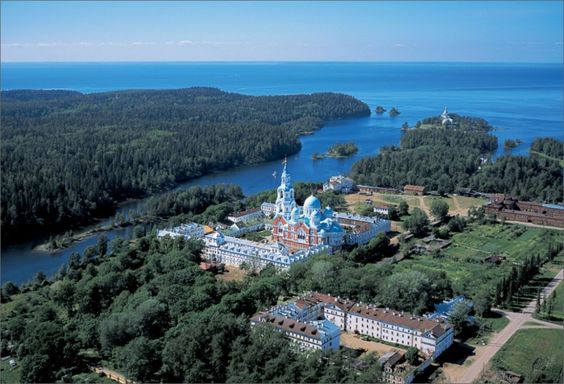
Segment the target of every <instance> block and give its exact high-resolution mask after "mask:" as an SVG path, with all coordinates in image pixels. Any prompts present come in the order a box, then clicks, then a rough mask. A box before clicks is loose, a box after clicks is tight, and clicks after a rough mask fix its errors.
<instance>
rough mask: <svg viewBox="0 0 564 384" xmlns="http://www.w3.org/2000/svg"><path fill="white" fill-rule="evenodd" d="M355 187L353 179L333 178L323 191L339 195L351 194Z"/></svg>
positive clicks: (325, 184)
mask: <svg viewBox="0 0 564 384" xmlns="http://www.w3.org/2000/svg"><path fill="white" fill-rule="evenodd" d="M353 186H354V181H353V179H351V178H349V177H345V176H343V175H339V176H331V177H330V178H329V181H328V182H327V183H324V184H323V191H324V192H325V191H333V192H337V193H349V192H350V191H352V189H353Z"/></svg>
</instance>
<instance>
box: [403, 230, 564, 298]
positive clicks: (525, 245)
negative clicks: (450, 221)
mask: <svg viewBox="0 0 564 384" xmlns="http://www.w3.org/2000/svg"><path fill="white" fill-rule="evenodd" d="M557 235H558V232H555V231H550V230H547V229H541V228H529V227H524V226H520V225H472V226H471V227H470V228H467V229H466V230H465V232H463V233H459V234H455V235H454V236H453V237H452V240H453V243H452V245H450V246H449V247H448V248H445V249H444V250H443V251H441V253H440V254H439V255H434V256H433V255H431V254H422V255H416V256H412V257H411V258H410V259H405V260H403V261H402V262H401V263H398V264H397V265H396V269H397V270H406V271H408V270H413V269H419V270H434V271H444V272H445V273H446V274H447V276H448V277H449V278H450V279H451V280H452V282H453V288H454V289H455V291H458V292H465V293H466V294H474V293H476V291H477V290H478V289H479V288H480V287H482V286H483V285H484V284H495V283H496V282H497V281H499V280H500V279H501V278H502V277H503V276H506V275H507V274H508V273H509V272H510V271H511V268H512V266H513V264H514V263H517V264H518V263H520V262H521V261H522V260H524V259H525V258H526V257H527V256H530V255H532V254H536V253H541V254H542V253H544V252H545V249H546V244H547V239H548V238H550V237H553V236H557ZM491 255H500V256H503V257H505V260H504V261H503V262H502V263H501V264H500V265H492V264H490V263H487V262H485V260H484V259H485V258H486V257H488V256H491ZM562 262H564V256H560V258H557V259H555V260H554V262H553V263H548V264H546V265H545V266H544V267H542V268H541V273H545V274H546V279H548V280H550V279H552V277H554V276H555V275H556V273H557V272H558V268H557V265H558V264H561V263H562ZM544 284H546V282H545V283H544ZM535 294H536V290H535ZM527 298H528V296H527V297H524V298H523V301H524V302H525V300H527ZM528 299H529V300H528V301H530V300H531V298H528Z"/></svg>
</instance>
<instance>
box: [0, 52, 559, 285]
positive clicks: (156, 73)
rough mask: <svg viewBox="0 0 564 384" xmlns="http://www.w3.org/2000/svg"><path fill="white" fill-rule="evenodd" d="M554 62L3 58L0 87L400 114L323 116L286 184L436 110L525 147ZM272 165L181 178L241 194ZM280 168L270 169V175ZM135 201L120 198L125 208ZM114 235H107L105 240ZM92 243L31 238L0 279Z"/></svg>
mask: <svg viewBox="0 0 564 384" xmlns="http://www.w3.org/2000/svg"><path fill="white" fill-rule="evenodd" d="M562 69H563V68H562V65H561V64H469V63H331V62H327V63H317V62H310V63H303V62H302V63H289V62H270V63H269V62H264V63H201V62H200V63H25V64H24V63H3V64H2V69H1V75H2V76H1V79H2V90H10V89H67V90H75V91H80V92H86V93H90V92H105V91H110V90H122V89H163V88H184V87H192V86H210V87H217V88H220V89H222V90H225V91H229V92H237V93H243V94H248V95H275V94H296V93H312V92H342V93H346V94H349V95H352V96H354V97H356V98H358V99H360V100H362V101H364V102H366V103H367V104H368V105H369V106H370V108H371V109H372V110H374V108H375V107H376V105H382V106H384V107H385V108H387V109H389V108H391V107H392V106H396V107H397V108H398V109H399V110H400V111H401V114H400V115H399V116H398V117H396V118H390V117H389V116H388V114H387V113H386V114H384V115H382V116H377V115H375V114H374V113H373V114H372V116H370V117H365V118H358V119H349V120H341V121H335V122H330V123H329V124H327V125H326V126H325V127H324V128H323V129H321V130H319V131H318V132H316V133H315V134H314V135H311V136H305V137H303V138H302V145H303V147H302V150H301V151H300V152H299V153H298V154H296V155H294V156H291V157H289V163H288V169H289V172H290V173H291V175H292V179H293V180H294V181H324V180H326V179H327V178H328V177H329V176H331V175H335V174H339V173H347V172H349V171H350V168H351V166H352V164H353V163H354V162H355V161H357V160H358V159H360V158H362V157H364V156H367V155H372V154H376V153H377V152H378V150H379V148H380V147H382V146H384V145H398V144H399V140H400V137H401V131H400V127H401V125H402V124H403V123H404V122H408V123H409V125H414V124H415V123H416V122H417V121H418V120H420V119H423V118H425V117H428V116H433V115H438V114H440V113H441V112H442V110H443V108H444V106H445V105H446V106H448V108H449V111H451V112H453V113H457V114H461V115H470V116H477V117H482V118H484V119H486V120H488V121H489V122H490V123H491V124H492V125H493V126H494V127H496V130H495V131H494V132H493V133H494V134H495V135H496V136H497V137H498V138H499V144H500V150H499V151H498V155H500V154H503V141H504V140H505V139H508V138H511V139H520V140H522V141H523V144H521V145H520V146H519V147H517V148H516V149H514V150H513V151H512V153H513V154H525V153H527V150H528V147H529V146H530V143H531V142H532V141H533V140H534V138H536V137H541V136H550V137H555V138H558V139H560V140H562V139H563V130H562V127H563V121H564V118H563V95H562V88H563V71H562ZM343 141H352V142H355V143H356V144H357V145H358V146H359V152H358V154H356V155H355V156H353V157H351V158H348V159H324V160H320V161H313V160H311V155H312V154H313V153H315V152H325V151H327V149H328V148H329V146H330V145H332V144H334V143H336V142H343ZM279 168H280V162H278V161H275V162H271V163H266V164H259V165H254V166H248V167H244V168H240V169H235V170H232V171H226V172H222V173H218V174H214V175H209V176H205V177H202V178H200V179H196V180H193V181H190V182H188V183H185V184H183V185H182V186H181V187H186V186H189V185H209V184H214V183H220V182H231V183H237V184H240V185H241V187H242V188H243V191H244V192H245V193H246V194H254V193H256V192H259V191H262V190H265V189H270V188H274V187H275V186H276V185H277V183H278V182H279V180H275V179H274V178H273V177H272V172H273V171H275V170H278V171H279ZM278 173H279V172H278ZM136 206H137V203H134V204H129V205H127V206H126V208H125V209H126V210H127V209H130V208H134V207H136ZM125 233H126V231H123V230H122V232H120V233H114V232H112V233H109V234H108V235H109V237H110V238H111V237H113V236H115V235H116V234H125ZM94 242H95V239H94V238H90V239H88V240H86V241H83V242H80V243H77V244H75V245H73V246H72V247H70V248H68V249H66V250H63V251H61V252H59V253H56V254H53V255H48V254H45V253H42V252H36V251H32V250H31V248H32V245H33V244H31V243H29V244H28V243H26V244H22V245H20V246H16V247H10V248H6V249H3V250H2V259H1V263H2V264H1V267H2V268H1V269H2V275H1V278H2V281H7V280H11V281H14V282H17V283H21V282H24V281H26V280H28V279H30V278H32V277H33V275H34V274H35V273H36V272H37V271H39V270H42V271H43V272H45V273H46V274H48V275H49V274H52V273H54V272H55V271H56V270H57V269H58V268H59V267H60V265H61V264H62V263H64V262H66V261H67V260H68V258H69V256H70V254H71V253H72V252H76V251H78V252H80V251H82V250H83V249H84V248H85V247H86V246H87V245H90V244H91V243H94Z"/></svg>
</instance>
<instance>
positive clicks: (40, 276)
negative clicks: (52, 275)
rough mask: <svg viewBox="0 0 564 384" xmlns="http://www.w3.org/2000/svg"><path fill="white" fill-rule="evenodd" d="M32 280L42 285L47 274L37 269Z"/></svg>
mask: <svg viewBox="0 0 564 384" xmlns="http://www.w3.org/2000/svg"><path fill="white" fill-rule="evenodd" d="M34 281H35V284H37V285H43V284H44V283H45V282H46V281H47V276H45V274H44V273H43V272H42V271H39V272H37V273H36V274H35V278H34Z"/></svg>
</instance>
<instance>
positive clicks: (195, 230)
mask: <svg viewBox="0 0 564 384" xmlns="http://www.w3.org/2000/svg"><path fill="white" fill-rule="evenodd" d="M204 232H205V229H204V226H203V225H200V224H196V223H189V224H180V225H179V226H178V227H174V228H168V229H159V230H158V231H157V238H158V239H161V238H163V237H165V236H170V237H172V238H173V239H174V238H175V237H184V238H185V239H186V240H188V239H191V238H196V239H199V238H201V237H203V236H204Z"/></svg>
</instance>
